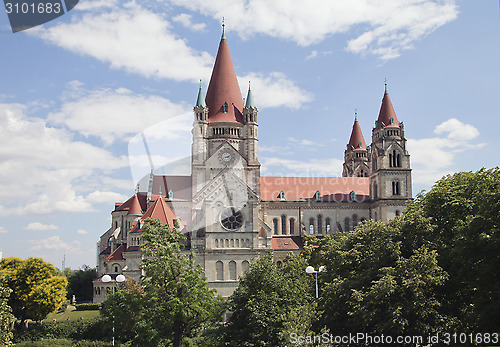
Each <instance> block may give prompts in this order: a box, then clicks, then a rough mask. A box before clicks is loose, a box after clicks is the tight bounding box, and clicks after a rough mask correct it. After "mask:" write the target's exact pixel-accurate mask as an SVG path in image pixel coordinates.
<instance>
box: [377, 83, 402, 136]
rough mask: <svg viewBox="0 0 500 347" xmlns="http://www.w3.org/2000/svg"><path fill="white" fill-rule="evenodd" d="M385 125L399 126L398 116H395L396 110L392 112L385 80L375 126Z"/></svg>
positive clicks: (392, 108)
mask: <svg viewBox="0 0 500 347" xmlns="http://www.w3.org/2000/svg"><path fill="white" fill-rule="evenodd" d="M386 126H399V121H398V117H396V112H394V107H393V106H392V102H391V98H390V97H389V93H388V92H387V81H386V83H385V92H384V97H383V99H382V105H381V106H380V112H379V114H378V119H377V125H376V127H386Z"/></svg>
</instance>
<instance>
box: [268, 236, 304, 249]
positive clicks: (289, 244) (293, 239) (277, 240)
mask: <svg viewBox="0 0 500 347" xmlns="http://www.w3.org/2000/svg"><path fill="white" fill-rule="evenodd" d="M272 245H273V250H275V251H297V250H301V249H302V248H303V247H304V241H303V240H302V237H301V236H287V237H283V236H281V237H273V240H272Z"/></svg>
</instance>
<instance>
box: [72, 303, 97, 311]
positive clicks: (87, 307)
mask: <svg viewBox="0 0 500 347" xmlns="http://www.w3.org/2000/svg"><path fill="white" fill-rule="evenodd" d="M75 308H76V310H77V311H94V310H99V309H100V308H101V304H92V303H85V304H76V305H75Z"/></svg>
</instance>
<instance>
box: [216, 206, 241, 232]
mask: <svg viewBox="0 0 500 347" xmlns="http://www.w3.org/2000/svg"><path fill="white" fill-rule="evenodd" d="M220 223H221V224H222V226H223V227H224V229H226V230H230V231H235V230H238V229H240V228H241V226H242V225H243V214H242V213H241V211H239V210H237V209H236V208H234V207H229V208H226V209H225V210H224V211H222V213H221V214H220Z"/></svg>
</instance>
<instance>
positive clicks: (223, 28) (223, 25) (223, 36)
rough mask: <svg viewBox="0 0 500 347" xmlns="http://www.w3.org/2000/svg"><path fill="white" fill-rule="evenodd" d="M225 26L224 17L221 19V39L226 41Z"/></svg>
mask: <svg viewBox="0 0 500 347" xmlns="http://www.w3.org/2000/svg"><path fill="white" fill-rule="evenodd" d="M225 26H226V24H225V23H224V17H222V38H221V40H222V39H226V31H225Z"/></svg>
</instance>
